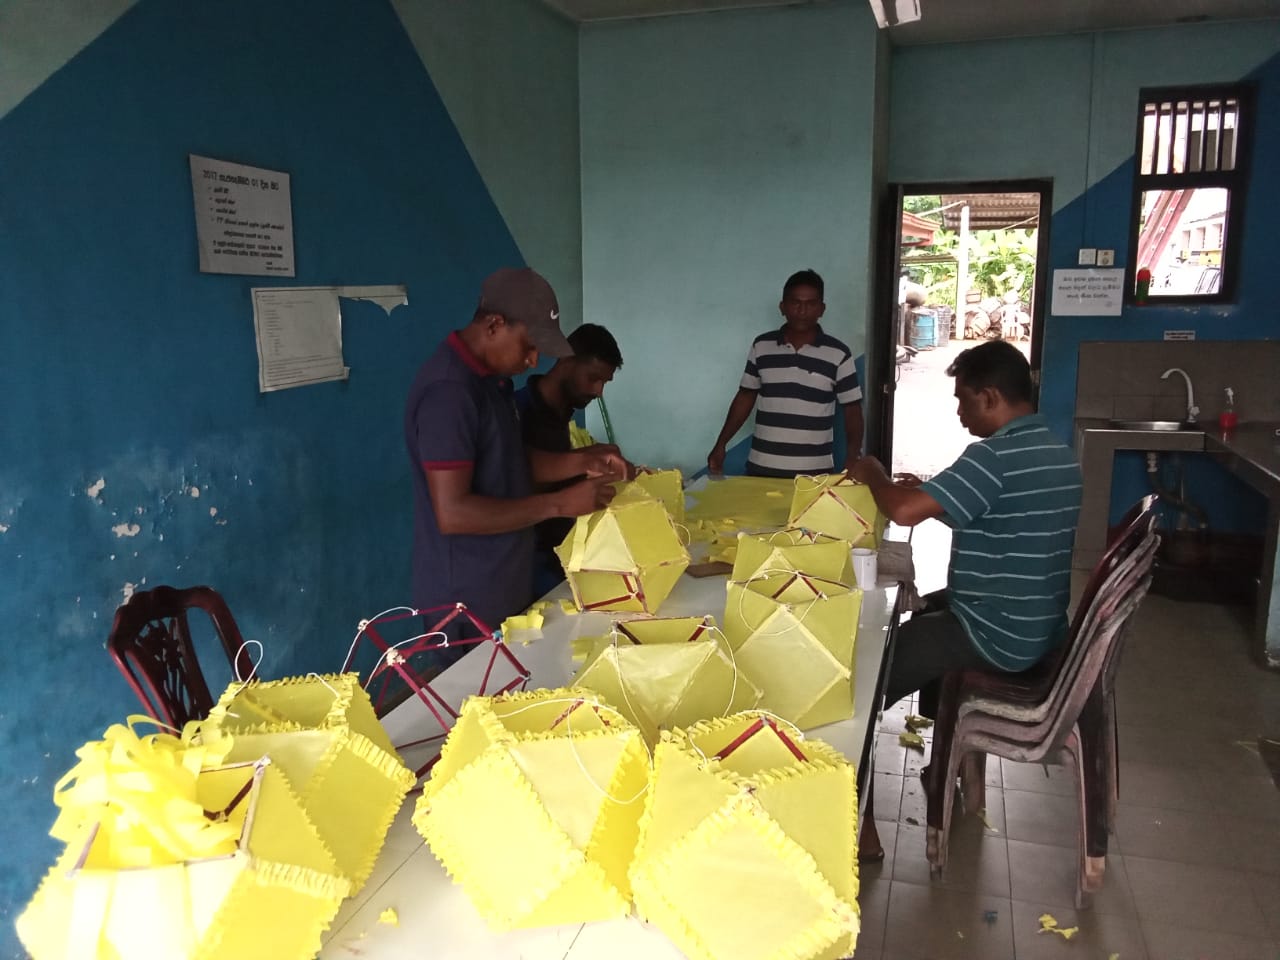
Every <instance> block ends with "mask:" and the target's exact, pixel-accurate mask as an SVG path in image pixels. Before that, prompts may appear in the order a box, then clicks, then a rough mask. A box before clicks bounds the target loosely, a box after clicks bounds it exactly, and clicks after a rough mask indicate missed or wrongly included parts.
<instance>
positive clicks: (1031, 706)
mask: <svg viewBox="0 0 1280 960" xmlns="http://www.w3.org/2000/svg"><path fill="white" fill-rule="evenodd" d="M1155 520H1156V498H1155V497H1154V496H1149V497H1146V498H1144V499H1143V500H1142V501H1140V502H1139V503H1138V504H1136V505H1135V506H1134V508H1133V509H1132V510H1130V511H1129V514H1128V515H1127V516H1126V518H1125V520H1124V521H1123V522H1122V524H1121V526H1120V528H1119V530H1118V532H1117V534H1116V535H1115V537H1114V538H1113V539H1112V542H1111V543H1110V545H1109V547H1108V548H1107V552H1106V553H1105V554H1104V555H1103V557H1102V559H1101V560H1100V561H1099V562H1098V565H1097V566H1096V567H1095V568H1094V570H1093V573H1092V574H1091V575H1090V577H1089V581H1088V583H1087V585H1086V586H1085V590H1084V594H1083V596H1082V597H1081V600H1080V605H1079V607H1078V608H1077V610H1076V613H1075V616H1074V618H1073V619H1072V622H1071V627H1070V631H1069V633H1068V636H1067V639H1066V641H1065V642H1064V643H1063V644H1062V646H1061V647H1060V648H1059V651H1058V653H1057V655H1056V656H1053V657H1050V658H1048V659H1047V660H1046V661H1045V662H1043V663H1042V664H1041V665H1040V666H1039V667H1037V668H1035V669H1033V670H1030V671H1027V672H1026V673H1023V674H1013V675H1011V674H999V673H993V672H987V671H981V670H964V671H957V672H955V673H952V674H950V675H949V676H948V677H946V678H945V680H944V683H943V690H942V697H941V700H940V703H939V709H938V716H937V718H936V726H935V731H934V739H933V757H932V759H931V762H930V765H929V767H928V768H927V769H926V771H925V774H924V786H925V794H926V797H927V801H928V824H929V829H928V840H927V849H926V853H927V856H928V858H929V862H930V865H931V867H932V869H933V871H934V872H935V874H936V873H941V871H942V869H943V868H944V867H945V866H946V862H947V843H948V839H949V835H950V830H951V814H952V808H953V805H954V801H955V791H956V781H957V779H958V778H959V777H960V775H961V771H962V770H963V771H964V796H965V802H966V806H967V807H968V808H970V809H977V808H979V807H981V806H982V805H983V798H982V794H983V790H984V782H985V781H984V766H985V758H986V755H987V754H994V755H996V756H999V757H1004V758H1006V759H1009V760H1014V761H1019V762H1023V763H1049V762H1053V761H1055V760H1056V759H1057V757H1058V756H1059V754H1061V753H1066V754H1067V756H1068V758H1069V760H1070V762H1071V764H1072V766H1073V767H1074V768H1075V771H1076V782H1077V786H1078V788H1079V796H1080V815H1081V816H1080V832H1079V837H1080V843H1079V855H1080V859H1079V875H1078V880H1077V885H1076V903H1077V905H1078V906H1081V907H1084V906H1086V905H1087V903H1088V900H1089V896H1090V895H1091V894H1092V893H1093V892H1095V891H1096V890H1098V889H1099V888H1100V887H1101V885H1102V879H1103V873H1104V871H1105V867H1106V854H1107V836H1108V834H1109V833H1110V830H1111V827H1112V825H1113V822H1114V817H1115V805H1116V799H1117V797H1118V794H1119V766H1118V753H1117V747H1116V725H1115V704H1114V701H1115V698H1114V692H1113V689H1114V680H1115V673H1116V669H1117V666H1118V664H1119V654H1120V650H1121V647H1122V645H1123V640H1124V636H1125V633H1126V627H1127V625H1128V623H1129V621H1130V618H1131V617H1132V616H1133V614H1134V612H1135V611H1136V610H1137V608H1138V605H1139V604H1140V603H1141V602H1142V598H1143V597H1144V596H1146V593H1147V590H1148V588H1149V587H1150V585H1151V576H1152V569H1153V565H1154V563H1155V554H1156V549H1157V547H1158V546H1159V537H1158V536H1157V534H1156V533H1155Z"/></svg>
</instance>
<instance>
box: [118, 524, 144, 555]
mask: <svg viewBox="0 0 1280 960" xmlns="http://www.w3.org/2000/svg"><path fill="white" fill-rule="evenodd" d="M111 532H112V533H114V534H115V535H116V536H117V537H136V536H137V535H138V534H139V533H141V532H142V528H141V527H140V526H138V525H137V524H136V523H117V524H116V525H115V526H114V527H112V528H111ZM134 556H137V554H134Z"/></svg>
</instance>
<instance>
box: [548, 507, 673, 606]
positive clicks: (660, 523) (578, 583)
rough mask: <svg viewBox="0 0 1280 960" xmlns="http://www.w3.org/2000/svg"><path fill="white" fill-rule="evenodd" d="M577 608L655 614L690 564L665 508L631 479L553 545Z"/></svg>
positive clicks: (579, 519)
mask: <svg viewBox="0 0 1280 960" xmlns="http://www.w3.org/2000/svg"><path fill="white" fill-rule="evenodd" d="M556 554H557V556H559V557H560V562H561V564H563V566H564V572H565V576H566V577H567V578H568V580H569V586H570V587H571V588H572V589H573V598H574V601H575V602H576V603H577V605H578V609H579V610H612V611H620V612H623V611H632V612H637V613H657V612H658V608H659V607H660V606H661V605H662V602H663V601H664V600H666V598H667V595H668V594H669V593H671V590H672V589H673V588H674V587H675V585H676V581H677V580H679V579H680V575H681V574H682V573H684V571H685V568H686V567H688V566H689V551H688V550H686V549H685V547H684V544H683V543H682V542H681V540H680V537H679V535H678V534H677V533H676V528H675V525H674V522H673V521H672V519H671V516H670V514H669V513H668V512H667V509H666V507H664V506H663V505H662V503H661V502H659V501H657V500H655V499H653V498H652V497H650V496H649V495H648V494H647V493H645V492H644V491H643V490H642V489H640V488H638V487H636V486H635V485H634V484H631V485H628V486H627V487H624V488H623V489H622V490H621V491H620V492H619V493H618V495H617V496H616V497H615V498H614V500H613V502H612V503H610V504H609V506H608V507H606V508H605V509H604V510H599V511H597V512H596V513H592V514H590V515H588V516H585V517H579V518H578V519H577V521H576V522H575V523H574V525H573V529H572V530H570V531H569V535H568V536H567V537H565V539H564V542H563V543H561V544H560V546H558V547H556Z"/></svg>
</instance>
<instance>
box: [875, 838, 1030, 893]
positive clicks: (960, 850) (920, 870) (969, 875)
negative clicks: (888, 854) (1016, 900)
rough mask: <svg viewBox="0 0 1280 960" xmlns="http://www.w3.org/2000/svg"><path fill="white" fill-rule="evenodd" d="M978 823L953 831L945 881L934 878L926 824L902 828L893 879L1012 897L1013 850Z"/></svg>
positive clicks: (944, 871) (944, 874) (944, 876)
mask: <svg viewBox="0 0 1280 960" xmlns="http://www.w3.org/2000/svg"><path fill="white" fill-rule="evenodd" d="M976 826H977V825H976V824H972V823H970V824H965V825H963V828H962V829H959V830H955V829H953V830H952V833H951V843H950V844H949V849H948V853H947V866H946V869H944V870H943V872H942V878H941V880H933V879H932V878H931V874H930V869H929V860H928V857H926V855H925V839H926V837H927V835H928V831H927V828H925V827H910V826H907V825H905V824H903V825H900V826H899V827H898V855H897V858H896V859H895V860H894V863H893V879H894V880H895V881H897V880H903V881H906V882H908V883H915V884H919V885H921V886H929V885H933V886H939V887H943V888H946V889H950V890H965V891H974V892H977V893H983V894H990V895H993V896H997V897H1006V898H1007V897H1008V896H1009V851H1008V846H1007V843H1006V841H1005V840H1004V839H1003V838H1002V837H992V836H985V835H984V834H983V832H982V831H981V830H980V829H976Z"/></svg>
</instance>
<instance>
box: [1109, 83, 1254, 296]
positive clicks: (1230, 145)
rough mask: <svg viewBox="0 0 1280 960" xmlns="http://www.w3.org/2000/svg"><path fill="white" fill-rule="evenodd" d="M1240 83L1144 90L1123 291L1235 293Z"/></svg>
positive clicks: (1244, 118) (1244, 109) (1242, 164)
mask: <svg viewBox="0 0 1280 960" xmlns="http://www.w3.org/2000/svg"><path fill="white" fill-rule="evenodd" d="M1248 104H1249V99H1248V89H1247V88H1246V87H1243V86H1231V87H1219V86H1214V87H1187V88H1177V89H1170V88H1162V89H1157V90H1143V91H1142V93H1141V95H1140V105H1139V112H1138V139H1137V148H1136V150H1135V154H1136V161H1137V169H1136V170H1135V175H1134V184H1133V187H1134V189H1133V217H1132V228H1131V234H1130V247H1129V260H1128V265H1127V267H1126V276H1127V279H1128V290H1129V297H1130V300H1131V301H1132V300H1133V299H1134V297H1135V294H1136V293H1137V290H1138V277H1139V275H1140V273H1141V271H1144V270H1145V271H1148V272H1149V274H1150V284H1149V288H1148V290H1147V296H1146V299H1148V300H1151V301H1177V302H1189V301H1194V302H1222V301H1229V300H1231V299H1233V297H1234V295H1235V283H1236V273H1237V268H1238V260H1239V247H1240V242H1241V240H1240V235H1241V231H1240V227H1241V224H1242V219H1243V218H1242V217H1241V216H1240V214H1241V212H1242V211H1243V210H1244V192H1245V185H1246V167H1247V157H1248V136H1247V134H1248V123H1249V121H1250V116H1249V109H1248Z"/></svg>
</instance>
